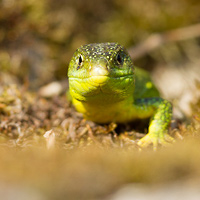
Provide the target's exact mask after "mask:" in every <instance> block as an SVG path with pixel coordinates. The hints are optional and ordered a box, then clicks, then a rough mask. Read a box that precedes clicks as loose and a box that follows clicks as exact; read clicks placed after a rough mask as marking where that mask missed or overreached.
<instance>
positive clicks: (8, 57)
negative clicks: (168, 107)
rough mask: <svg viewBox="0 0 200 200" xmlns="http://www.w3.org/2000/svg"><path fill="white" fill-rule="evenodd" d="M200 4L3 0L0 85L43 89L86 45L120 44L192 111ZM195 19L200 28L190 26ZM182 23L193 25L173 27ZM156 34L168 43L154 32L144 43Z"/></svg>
mask: <svg viewBox="0 0 200 200" xmlns="http://www.w3.org/2000/svg"><path fill="white" fill-rule="evenodd" d="M199 10H200V2H199V1H198V0H182V1H173V0H159V1H158V0H152V1H149V0H141V1H134V0H109V1H107V0H96V1H91V0H84V1H83V0H57V1H54V0H0V73H1V74H0V75H1V76H0V83H1V85H6V84H12V83H14V84H20V85H24V84H25V85H26V86H27V87H28V88H29V89H32V90H35V91H37V90H38V88H40V87H41V86H43V85H45V84H48V83H50V82H52V81H63V80H66V79H67V67H68V63H69V61H70V58H71V57H72V55H73V52H74V51H75V50H76V48H78V47H79V46H80V45H82V44H86V43H94V42H118V43H120V44H122V45H124V46H125V47H127V48H128V49H129V50H130V53H131V56H132V58H133V60H134V64H135V65H137V66H140V67H142V68H145V69H147V70H149V71H150V73H151V74H152V77H153V79H154V82H155V83H156V85H157V86H158V87H159V88H160V90H161V93H162V94H163V96H164V97H165V98H168V99H169V100H174V99H176V102H175V103H176V104H177V105H178V106H179V107H181V108H183V107H184V108H183V110H184V112H185V113H186V114H190V108H189V106H188V102H191V101H192V100H194V99H197V96H198V95H197V93H198V92H197V90H196V86H195V84H196V83H195V82H196V80H198V78H199V75H200V72H199V68H200V67H199V64H200V61H199V52H200V40H199V36H200V28H199V26H198V23H199V22H200V12H199ZM191 25H197V27H194V28H193V29H191V30H190V29H189V30H187V27H190V26H191ZM178 28H186V30H185V29H183V30H180V31H178V32H176V31H175V32H173V31H174V30H176V29H178ZM171 30H172V33H169V35H167V37H166V38H165V36H166V35H165V33H168V31H171ZM163 33H164V35H163ZM152 34H153V36H155V35H154V34H161V35H160V37H161V38H162V41H160V40H159V39H160V38H155V37H154V38H151V39H152V40H150V48H149V45H148V44H147V46H145V45H144V47H143V44H142V43H144V42H145V41H146V40H148V38H149V37H151V36H152ZM157 36H158V35H157ZM163 36H164V37H163ZM168 36H169V38H168ZM138 46H139V49H138V48H135V47H138ZM141 46H142V53H141V52H140V50H141V49H140V47H141ZM152 46H155V47H156V48H155V47H153V48H152ZM138 51H139V52H138ZM138 53H139V54H138ZM66 84H67V83H65V85H66ZM177 115H180V113H178V114H177Z"/></svg>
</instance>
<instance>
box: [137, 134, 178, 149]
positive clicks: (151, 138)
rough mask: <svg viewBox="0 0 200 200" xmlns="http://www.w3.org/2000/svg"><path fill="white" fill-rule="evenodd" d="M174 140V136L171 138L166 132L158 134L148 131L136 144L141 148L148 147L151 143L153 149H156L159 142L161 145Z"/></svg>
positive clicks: (166, 144)
mask: <svg viewBox="0 0 200 200" xmlns="http://www.w3.org/2000/svg"><path fill="white" fill-rule="evenodd" d="M174 142H175V140H174V138H172V137H171V136H170V135H169V134H167V133H165V134H159V135H157V134H154V133H148V134H147V135H145V136H144V137H143V138H142V139H140V140H139V141H138V143H137V144H138V145H139V146H140V147H141V148H145V147H148V146H149V145H150V144H153V150H157V148H158V145H159V144H160V145H162V146H168V145H169V144H171V143H174Z"/></svg>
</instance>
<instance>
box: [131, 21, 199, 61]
mask: <svg viewBox="0 0 200 200" xmlns="http://www.w3.org/2000/svg"><path fill="white" fill-rule="evenodd" d="M195 37H200V24H195V25H192V26H188V27H184V28H178V29H174V30H171V31H167V32H164V33H160V34H159V33H155V34H152V35H150V36H149V37H148V38H147V39H146V40H145V41H144V42H142V43H141V44H139V45H138V46H136V47H131V48H129V50H128V51H129V53H130V55H131V58H132V59H133V60H135V59H138V58H140V57H142V56H144V55H145V54H147V53H149V52H151V51H152V50H154V49H156V48H158V47H160V46H162V45H163V44H166V43H170V42H178V41H181V40H187V39H191V38H195Z"/></svg>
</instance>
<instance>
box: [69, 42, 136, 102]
mask: <svg viewBox="0 0 200 200" xmlns="http://www.w3.org/2000/svg"><path fill="white" fill-rule="evenodd" d="M68 78H69V89H70V94H71V96H72V97H73V98H75V99H77V100H79V101H85V102H94V103H96V102H97V100H98V101H104V100H106V102H109V101H110V102H115V101H121V100H123V99H125V98H127V97H128V96H130V95H132V96H133V92H134V66H133V63H132V61H131V58H130V56H129V55H128V53H127V51H126V50H125V48H124V47H122V46H121V45H119V44H117V43H94V44H88V45H83V46H81V47H80V48H78V49H77V50H76V51H75V53H74V55H73V57H72V59H71V61H70V64H69V68H68Z"/></svg>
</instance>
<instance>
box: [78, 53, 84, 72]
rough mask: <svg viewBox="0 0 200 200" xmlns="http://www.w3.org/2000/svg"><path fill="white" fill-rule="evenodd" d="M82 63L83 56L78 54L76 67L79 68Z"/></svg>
mask: <svg viewBox="0 0 200 200" xmlns="http://www.w3.org/2000/svg"><path fill="white" fill-rule="evenodd" d="M82 63H83V56H82V55H80V56H79V58H78V67H77V69H80V67H81V65H82Z"/></svg>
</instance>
